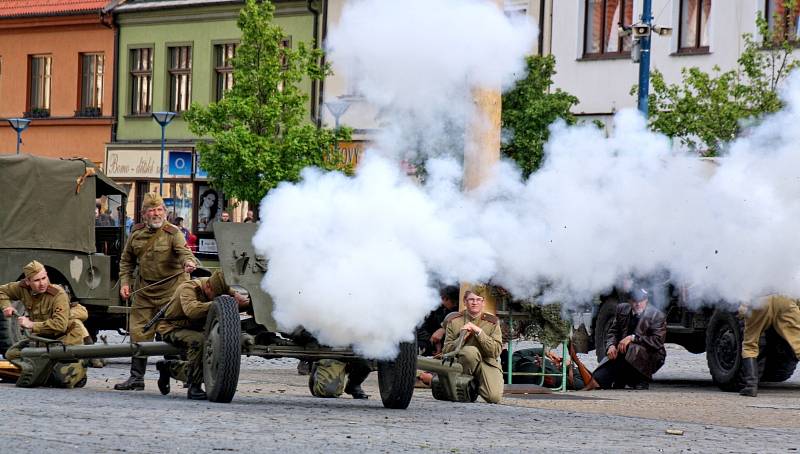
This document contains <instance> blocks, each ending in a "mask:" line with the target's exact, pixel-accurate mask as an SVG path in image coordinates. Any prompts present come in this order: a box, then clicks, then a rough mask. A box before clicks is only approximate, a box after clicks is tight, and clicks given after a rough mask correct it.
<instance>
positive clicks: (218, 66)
mask: <svg viewBox="0 0 800 454" xmlns="http://www.w3.org/2000/svg"><path fill="white" fill-rule="evenodd" d="M234 56H236V44H217V45H215V46H214V72H215V75H216V89H215V92H214V99H215V100H216V101H219V100H221V99H222V97H223V96H225V92H226V91H228V90H230V89H231V88H232V87H233V57H234Z"/></svg>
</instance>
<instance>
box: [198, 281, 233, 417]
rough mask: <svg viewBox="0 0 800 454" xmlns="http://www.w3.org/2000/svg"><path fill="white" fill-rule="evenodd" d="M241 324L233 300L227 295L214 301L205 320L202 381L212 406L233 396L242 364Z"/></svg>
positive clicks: (228, 400)
mask: <svg viewBox="0 0 800 454" xmlns="http://www.w3.org/2000/svg"><path fill="white" fill-rule="evenodd" d="M241 335H242V329H241V322H240V321H239V309H238V306H237V305H236V300H235V299H233V297H231V296H228V295H221V296H218V297H217V298H215V299H214V302H213V303H212V304H211V307H210V308H209V310H208V316H207V317H206V340H205V345H204V348H203V380H204V381H205V384H206V394H207V395H208V400H210V401H211V402H223V403H228V402H230V401H231V400H233V395H234V394H236V385H237V384H238V382H239V368H240V366H241V362H242V347H241V344H240V343H241Z"/></svg>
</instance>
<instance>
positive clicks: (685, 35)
mask: <svg viewBox="0 0 800 454" xmlns="http://www.w3.org/2000/svg"><path fill="white" fill-rule="evenodd" d="M709 13H711V0H681V24H680V28H679V29H678V33H679V35H680V36H679V37H678V42H679V43H680V45H679V47H678V51H679V52H687V51H688V52H692V51H708V16H709Z"/></svg>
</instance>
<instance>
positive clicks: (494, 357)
mask: <svg viewBox="0 0 800 454" xmlns="http://www.w3.org/2000/svg"><path fill="white" fill-rule="evenodd" d="M464 305H465V306H466V310H465V311H464V312H460V313H458V314H455V315H452V314H451V316H448V317H447V320H448V322H447V335H446V337H445V341H444V353H448V352H452V351H454V350H455V349H456V348H457V347H458V343H459V336H460V335H461V334H462V332H463V333H464V335H465V336H466V337H465V338H464V341H463V346H462V347H461V351H460V352H459V355H458V362H459V363H461V366H462V367H463V370H464V373H465V374H467V375H472V376H473V377H474V379H475V380H477V381H478V394H479V395H480V396H481V397H483V400H485V401H486V402H489V403H492V404H496V403H498V402H500V399H501V398H502V397H503V370H502V369H501V368H500V361H499V360H498V358H499V356H500V351H501V350H502V347H503V345H502V344H503V335H502V332H501V329H500V325H499V323H498V319H497V317H495V316H494V315H492V314H489V313H485V312H483V308H484V305H485V301H484V299H483V296H482V295H480V294H478V293H477V292H475V291H470V290H468V291H466V292H465V293H464Z"/></svg>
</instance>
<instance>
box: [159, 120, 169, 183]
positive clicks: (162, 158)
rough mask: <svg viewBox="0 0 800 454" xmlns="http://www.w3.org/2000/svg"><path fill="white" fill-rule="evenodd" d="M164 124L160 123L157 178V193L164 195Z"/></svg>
mask: <svg viewBox="0 0 800 454" xmlns="http://www.w3.org/2000/svg"><path fill="white" fill-rule="evenodd" d="M166 126H167V125H165V124H162V125H161V169H160V170H161V172H160V176H159V180H158V195H160V196H161V197H164V140H165V139H164V130H165V129H166Z"/></svg>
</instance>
